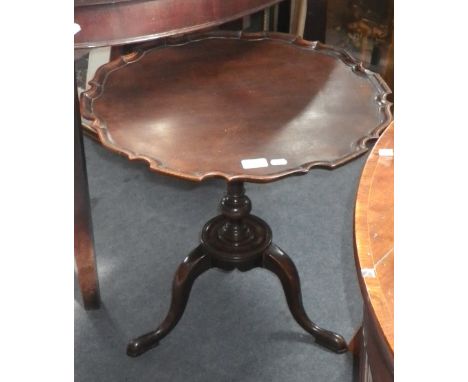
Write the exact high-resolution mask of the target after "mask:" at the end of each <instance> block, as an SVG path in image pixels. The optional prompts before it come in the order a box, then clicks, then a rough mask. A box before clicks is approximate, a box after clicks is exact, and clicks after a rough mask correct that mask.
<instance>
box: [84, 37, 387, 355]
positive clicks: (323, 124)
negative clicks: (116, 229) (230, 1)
mask: <svg viewBox="0 0 468 382" xmlns="http://www.w3.org/2000/svg"><path fill="white" fill-rule="evenodd" d="M90 84H91V88H90V89H89V90H87V91H86V92H84V93H83V94H82V98H81V109H82V113H83V116H84V117H85V118H87V119H89V120H90V128H91V129H93V130H94V131H95V133H96V135H97V137H98V138H99V140H100V142H101V143H102V144H103V145H104V146H105V147H106V148H108V149H110V150H112V151H114V152H117V153H119V154H122V155H124V156H126V157H128V158H129V159H130V160H138V161H143V162H145V163H147V164H148V166H149V168H150V169H151V170H154V171H156V172H158V173H163V174H166V175H172V176H176V177H179V178H182V179H186V180H192V181H202V180H204V179H207V178H211V177H218V178H222V179H224V180H225V181H226V182H227V193H226V195H225V196H224V197H223V199H222V201H221V206H220V209H221V215H219V216H217V217H215V218H213V219H211V220H210V221H209V222H208V223H206V225H205V226H204V227H203V230H202V235H201V243H200V245H198V246H197V247H196V248H195V249H194V250H193V251H192V252H191V253H190V254H189V255H188V257H187V258H186V259H185V260H184V262H183V263H182V264H181V265H180V266H179V268H178V270H177V272H176V275H175V277H174V282H173V288H172V301H171V306H170V308H169V312H168V314H167V316H166V318H165V319H164V321H163V322H162V323H161V325H160V326H159V327H158V328H157V329H156V330H154V331H151V332H149V333H147V334H145V335H143V336H140V337H138V338H137V339H135V340H133V341H131V342H130V343H129V345H128V348H127V354H128V355H130V356H138V355H140V354H142V353H144V352H146V351H147V350H149V349H151V348H153V347H154V346H156V345H157V344H158V343H159V341H160V340H161V339H163V338H164V337H165V336H166V335H168V334H169V332H170V331H171V330H172V329H173V328H174V327H175V325H176V324H177V322H178V321H179V319H180V318H181V316H182V314H183V312H184V309H185V306H186V304H187V301H188V298H189V294H190V290H191V287H192V285H193V282H194V281H195V279H196V278H197V277H198V276H199V275H200V274H202V273H203V272H205V271H207V270H208V269H210V268H221V269H224V270H233V269H236V268H237V269H239V270H241V271H247V270H250V269H252V268H255V267H263V268H266V269H268V270H270V271H272V272H273V273H275V274H276V275H277V276H278V278H279V279H280V281H281V283H282V285H283V289H284V292H285V295H286V299H287V302H288V306H289V308H290V311H291V313H292V315H293V317H294V318H295V320H296V321H297V322H298V324H299V325H300V326H301V327H302V328H303V329H304V330H306V331H307V332H308V333H310V334H311V335H313V336H314V337H315V339H316V342H317V343H319V344H321V345H323V346H325V347H327V348H329V349H331V350H332V351H334V352H337V353H341V352H344V351H346V350H347V344H346V342H345V340H344V339H343V337H342V336H340V335H339V334H336V333H333V332H330V331H328V330H325V329H322V328H320V327H319V326H318V325H316V324H315V323H314V322H312V321H311V320H310V319H309V318H308V316H307V314H306V312H305V311H304V307H303V306H302V296H301V289H300V280H299V276H298V273H297V270H296V267H295V265H294V263H293V262H292V260H291V259H290V258H289V256H288V255H287V254H286V253H284V252H283V251H282V250H281V249H280V248H279V247H278V246H277V245H275V244H274V243H273V242H272V233H271V229H270V227H269V226H268V224H267V223H266V222H265V221H263V220H262V219H260V218H258V217H256V216H254V215H251V214H250V211H251V208H252V205H251V202H250V199H249V198H248V197H247V196H246V195H245V192H244V182H259V183H266V182H272V181H275V180H279V179H281V178H284V177H286V176H289V175H300V174H305V173H307V172H308V171H309V170H310V169H311V168H314V167H325V168H330V169H332V168H334V167H336V166H339V165H341V164H344V163H346V162H347V161H349V160H351V159H353V158H355V157H357V156H359V155H360V154H362V153H364V152H365V151H367V149H368V146H367V144H368V142H369V141H370V140H373V139H376V138H378V136H379V134H380V132H381V131H382V130H383V129H385V127H386V126H387V125H388V124H389V123H390V121H391V119H392V116H391V113H390V103H389V102H387V100H386V96H387V94H388V93H389V89H388V87H387V86H386V85H385V83H384V82H383V80H382V79H381V78H380V76H379V75H377V74H375V73H373V72H371V71H368V70H366V69H364V68H363V67H362V65H361V64H360V63H359V62H357V61H355V60H354V59H353V58H352V57H351V56H349V55H348V54H347V53H346V52H344V51H341V50H338V49H335V48H332V47H330V46H326V45H322V44H320V43H313V42H309V41H305V40H303V39H301V38H297V37H296V36H293V35H288V34H278V33H272V34H269V33H255V34H247V33H242V32H212V33H210V34H196V35H195V34H192V35H184V36H181V37H174V38H162V39H158V40H157V41H156V42H155V43H154V44H153V45H152V46H151V47H141V48H140V49H138V50H136V51H135V52H133V53H130V54H127V55H124V56H122V57H120V58H118V59H116V60H114V61H111V62H110V63H108V64H106V65H104V66H102V67H101V68H100V69H99V70H98V71H97V72H96V76H95V78H94V79H93V81H91V83H90ZM273 207H274V206H273Z"/></svg>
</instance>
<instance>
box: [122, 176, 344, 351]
mask: <svg viewBox="0 0 468 382" xmlns="http://www.w3.org/2000/svg"><path fill="white" fill-rule="evenodd" d="M251 208H252V207H251V203H250V199H249V198H248V197H247V196H246V195H245V194H244V185H243V183H242V182H231V183H228V191H227V194H226V195H225V196H224V198H223V199H222V201H221V213H222V214H221V215H219V216H217V217H215V218H213V219H211V220H210V221H209V222H208V223H207V224H206V225H205V226H204V228H203V231H202V236H201V244H200V245H199V246H198V247H197V248H195V249H194V250H193V251H192V252H191V253H190V254H189V255H188V256H187V257H186V258H185V260H184V261H183V263H182V264H181V265H180V266H179V268H178V269H177V272H176V274H175V277H174V281H173V285H172V301H171V306H170V308H169V312H168V314H167V316H166V318H165V319H164V321H163V322H162V323H161V325H160V326H159V327H158V328H157V329H156V330H155V331H152V332H149V333H147V334H144V335H142V336H141V337H138V338H136V339H134V340H133V341H131V342H130V343H129V344H128V347H127V354H128V355H129V356H131V357H137V356H139V355H140V354H142V353H144V352H146V351H148V350H149V349H151V348H153V347H155V346H156V345H158V343H159V341H160V340H161V339H163V338H164V337H165V336H167V335H168V334H169V333H170V331H171V330H172V329H173V328H174V327H175V326H176V325H177V323H178V322H179V320H180V318H181V317H182V314H183V313H184V310H185V307H186V305H187V301H188V298H189V295H190V290H191V289H192V285H193V282H194V281H195V279H196V278H197V277H198V276H200V275H201V274H202V273H204V272H205V271H207V270H208V269H210V268H220V269H223V270H227V271H230V270H234V269H239V270H241V271H248V270H250V269H252V268H256V267H261V268H265V269H268V270H270V271H271V272H273V273H274V274H276V275H277V276H278V278H279V279H280V281H281V284H282V285H283V289H284V293H285V295H286V300H287V303H288V306H289V309H290V311H291V313H292V315H293V317H294V319H295V320H296V321H297V323H298V324H299V325H300V326H301V327H302V328H303V329H304V330H305V331H307V332H308V333H310V334H312V336H314V337H315V341H316V342H317V343H318V344H320V345H322V346H324V347H326V348H328V349H330V350H332V351H334V352H336V353H343V352H346V351H347V349H348V347H347V345H346V342H345V340H344V339H343V337H342V336H340V335H339V334H336V333H333V332H330V331H328V330H325V329H322V328H320V327H319V326H317V325H316V324H315V323H313V322H312V321H311V320H310V319H309V317H308V316H307V314H306V312H305V310H304V306H303V305H302V294H301V286H300V281H299V275H298V273H297V269H296V267H295V265H294V263H293V262H292V260H291V258H290V257H289V256H288V255H287V254H286V253H284V252H283V251H282V250H281V249H280V248H279V247H278V246H276V245H275V244H273V243H272V241H271V238H272V235H271V229H270V227H269V226H268V224H267V223H266V222H264V221H263V220H262V219H260V218H258V217H256V216H254V215H251V214H250V211H251Z"/></svg>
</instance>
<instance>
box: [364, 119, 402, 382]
mask: <svg viewBox="0 0 468 382" xmlns="http://www.w3.org/2000/svg"><path fill="white" fill-rule="evenodd" d="M393 133H394V127H393V123H392V124H391V125H390V126H389V127H388V129H387V130H386V131H385V132H384V133H383V134H382V137H381V138H380V139H379V140H378V141H377V143H376V145H375V147H374V148H373V150H372V152H371V153H370V155H369V158H368V159H367V162H366V165H365V167H364V170H363V173H362V176H361V180H360V183H359V190H358V194H357V200H356V210H355V244H356V251H355V258H356V264H357V269H358V275H359V281H360V285H361V291H362V294H363V297H364V324H363V334H362V335H363V340H364V343H365V344H366V345H365V349H363V351H364V352H365V354H364V357H367V359H368V361H369V362H368V363H369V367H370V370H371V372H372V375H373V377H374V380H379V381H387V380H393V354H394V332H393V324H394V322H393V313H394V295H393V276H394V274H393V264H394V250H393V156H384V155H379V150H380V149H393ZM361 354H362V352H361Z"/></svg>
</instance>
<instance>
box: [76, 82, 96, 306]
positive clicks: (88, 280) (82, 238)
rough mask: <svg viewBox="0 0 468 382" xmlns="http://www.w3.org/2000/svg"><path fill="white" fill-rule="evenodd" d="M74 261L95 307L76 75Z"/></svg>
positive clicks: (86, 299)
mask: <svg viewBox="0 0 468 382" xmlns="http://www.w3.org/2000/svg"><path fill="white" fill-rule="evenodd" d="M74 92H75V131H74V141H75V142H74V151H75V169H74V171H75V184H74V185H75V190H74V195H75V224H74V229H75V245H74V246H75V248H74V252H75V265H76V268H77V276H78V284H79V286H80V290H81V295H82V298H83V305H84V307H85V309H97V308H99V305H100V297H99V283H98V277H97V270H96V259H95V255H94V240H93V228H92V221H91V207H90V203H89V190H88V177H87V174H86V159H85V155H84V147H83V135H82V133H81V116H80V106H79V103H78V94H77V90H76V79H75V89H74Z"/></svg>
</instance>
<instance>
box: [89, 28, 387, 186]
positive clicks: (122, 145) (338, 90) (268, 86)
mask: <svg viewBox="0 0 468 382" xmlns="http://www.w3.org/2000/svg"><path fill="white" fill-rule="evenodd" d="M158 44H159V45H158V46H156V47H155V48H152V49H145V50H142V51H137V52H135V53H132V54H129V55H126V56H122V57H121V58H120V59H118V60H114V61H112V62H110V63H108V64H106V65H104V66H102V67H101V68H100V69H99V70H98V72H97V73H96V76H95V78H94V79H93V81H91V82H90V85H91V89H89V90H88V91H86V92H85V93H83V95H82V111H83V115H84V116H85V118H88V119H90V120H91V121H92V124H91V126H92V128H93V129H95V131H96V132H97V133H98V135H99V138H100V140H101V142H102V143H103V145H104V146H106V147H107V148H109V149H111V150H114V151H116V152H118V153H121V154H123V155H126V156H127V157H128V158H129V159H132V160H133V159H137V160H142V161H145V162H147V164H148V165H149V166H150V168H151V169H152V170H155V171H158V172H161V173H165V174H168V175H173V176H178V177H181V178H184V179H188V180H195V181H200V180H203V179H205V178H209V177H222V178H225V179H226V180H228V181H232V180H246V181H252V182H268V181H272V180H276V179H279V178H281V177H284V176H287V175H291V174H304V173H306V172H308V171H309V169H310V168H312V167H314V166H321V167H329V168H333V167H335V166H338V165H340V164H342V163H345V162H346V161H348V160H350V159H352V158H354V157H356V156H358V155H360V154H362V153H363V152H365V151H367V142H368V141H369V140H371V139H376V138H377V137H378V134H379V133H380V132H381V131H382V130H383V129H384V128H385V127H386V126H387V125H388V123H389V122H390V120H391V114H390V112H389V107H390V104H389V103H388V102H387V101H386V95H387V93H388V92H389V89H388V88H387V87H386V85H385V83H384V82H383V81H382V80H381V78H380V76H379V75H377V74H374V73H372V72H370V71H368V70H366V69H364V68H363V67H362V66H361V64H360V63H359V62H357V61H355V60H354V59H353V58H352V57H350V56H349V55H348V54H346V53H345V52H344V51H340V50H336V49H334V48H331V47H328V46H325V45H322V44H318V43H311V42H307V41H304V40H302V39H300V38H296V37H294V36H291V35H285V34H266V33H265V34H262V33H260V34H243V33H241V32H239V33H228V32H220V33H212V34H209V35H199V36H184V37H183V38H180V39H166V40H159V41H158ZM255 158H264V160H265V161H266V162H267V163H268V166H266V167H260V168H251V169H246V168H244V166H243V162H242V161H243V160H245V159H255ZM274 159H280V160H281V161H280V164H279V165H270V163H271V162H270V161H271V160H274Z"/></svg>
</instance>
